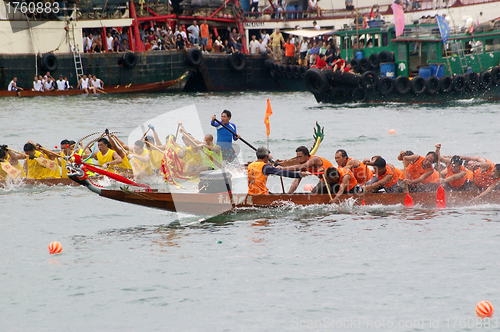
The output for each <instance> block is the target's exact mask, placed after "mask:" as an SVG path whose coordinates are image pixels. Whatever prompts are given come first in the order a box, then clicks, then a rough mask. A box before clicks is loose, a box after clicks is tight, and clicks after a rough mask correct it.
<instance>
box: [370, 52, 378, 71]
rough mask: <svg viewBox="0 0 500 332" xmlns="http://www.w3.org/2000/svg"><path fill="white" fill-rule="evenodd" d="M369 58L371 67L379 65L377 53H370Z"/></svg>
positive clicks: (375, 67)
mask: <svg viewBox="0 0 500 332" xmlns="http://www.w3.org/2000/svg"><path fill="white" fill-rule="evenodd" d="M369 60H370V66H371V67H372V69H377V68H379V67H380V57H379V55H378V53H372V54H370V57H369Z"/></svg>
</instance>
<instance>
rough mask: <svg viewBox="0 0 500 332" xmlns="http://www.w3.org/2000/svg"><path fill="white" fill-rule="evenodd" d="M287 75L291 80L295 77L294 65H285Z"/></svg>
mask: <svg viewBox="0 0 500 332" xmlns="http://www.w3.org/2000/svg"><path fill="white" fill-rule="evenodd" d="M285 72H286V77H287V78H288V79H289V80H291V79H293V67H292V66H290V65H288V66H285Z"/></svg>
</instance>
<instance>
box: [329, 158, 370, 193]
mask: <svg viewBox="0 0 500 332" xmlns="http://www.w3.org/2000/svg"><path fill="white" fill-rule="evenodd" d="M335 161H336V162H337V165H338V166H339V167H342V168H344V169H348V170H350V171H352V173H353V174H354V177H355V178H356V181H358V184H359V185H360V186H363V185H365V184H366V182H368V181H370V180H371V179H372V178H373V172H372V170H371V169H369V168H368V166H366V165H365V164H363V163H362V162H360V161H359V160H357V159H354V158H349V156H348V155H347V152H346V151H345V150H343V149H339V150H337V152H335Z"/></svg>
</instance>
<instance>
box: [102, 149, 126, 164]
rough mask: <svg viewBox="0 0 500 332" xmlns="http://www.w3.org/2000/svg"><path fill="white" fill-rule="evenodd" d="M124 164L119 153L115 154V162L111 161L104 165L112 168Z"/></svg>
mask: <svg viewBox="0 0 500 332" xmlns="http://www.w3.org/2000/svg"><path fill="white" fill-rule="evenodd" d="M121 162H122V158H121V157H120V155H119V154H118V153H116V151H115V152H113V161H110V162H108V163H105V164H104V165H106V164H107V165H108V166H112V165H118V164H120V163H121Z"/></svg>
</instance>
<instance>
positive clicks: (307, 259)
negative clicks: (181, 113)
mask: <svg viewBox="0 0 500 332" xmlns="http://www.w3.org/2000/svg"><path fill="white" fill-rule="evenodd" d="M267 98H269V99H270V102H271V106H272V108H273V115H272V116H271V118H270V122H271V135H270V137H269V147H270V150H271V152H272V154H273V156H274V157H275V158H280V159H284V158H289V157H292V156H294V155H295V152H294V151H295V148H296V147H297V146H299V145H306V146H311V145H312V142H313V140H312V135H313V127H314V126H315V123H316V121H317V122H318V123H319V124H320V126H322V127H324V130H325V140H324V142H323V143H322V145H321V147H320V149H319V150H318V153H317V154H318V155H319V156H322V157H324V158H327V159H329V160H331V161H334V154H335V151H336V150H337V149H341V148H342V149H345V150H346V151H347V152H348V153H349V155H350V156H352V157H355V158H358V159H362V158H365V157H371V156H373V155H381V156H383V157H384V158H386V160H387V161H388V162H390V163H393V164H394V165H397V166H401V164H400V162H398V161H397V155H398V153H399V151H401V150H412V151H414V152H415V153H416V154H423V155H425V154H426V153H427V152H428V151H433V150H434V144H435V143H438V142H439V143H441V144H442V153H443V154H450V155H453V154H463V155H480V156H483V157H485V158H487V159H489V160H491V161H493V162H495V163H498V162H500V146H499V145H498V144H496V142H497V141H498V139H499V138H500V137H499V136H500V127H499V126H498V123H499V120H500V117H499V111H498V104H497V103H485V102H480V101H475V100H461V101H457V102H454V103H450V104H446V105H400V104H381V105H344V106H331V105H322V104H317V103H316V101H315V100H314V98H313V97H312V95H310V94H309V93H232V94H216V93H200V94H153V95H136V96H72V97H60V98H59V97H58V98H23V99H20V98H19V99H18V98H7V99H2V100H0V106H1V107H0V114H1V118H2V122H1V124H0V128H1V131H0V144H8V145H9V147H12V148H14V149H16V150H21V149H22V146H23V145H24V143H26V142H27V141H28V140H33V141H36V142H39V143H41V144H43V145H45V146H48V147H51V146H55V145H59V142H60V141H61V140H62V139H65V138H68V139H75V140H77V139H80V138H82V137H83V136H85V135H87V134H90V133H93V132H102V131H103V130H104V129H105V128H109V129H110V130H111V131H118V132H121V133H119V134H118V136H120V137H122V138H126V136H127V135H128V134H129V133H130V132H131V131H132V130H133V129H134V128H135V127H137V126H138V125H140V124H141V123H144V122H146V121H148V119H151V118H154V117H156V116H158V115H160V114H163V113H165V112H168V111H171V110H175V109H178V108H180V107H183V106H186V105H191V104H195V105H196V107H197V109H198V113H199V118H200V119H201V120H202V127H203V130H204V131H205V133H212V134H215V131H214V130H213V129H212V128H211V127H210V126H209V122H210V117H211V116H212V115H213V114H217V115H219V114H220V112H221V111H222V110H223V109H229V110H231V111H232V112H233V118H232V121H233V122H235V123H236V124H237V126H238V132H239V134H240V135H241V136H242V137H243V138H245V139H246V140H247V141H248V142H250V143H252V144H253V145H255V146H260V145H267V139H266V133H265V126H264V114H265V110H266V99H267ZM172 121H173V122H174V123H175V122H176V121H177V120H176V119H172ZM187 129H188V128H187ZM391 129H394V130H395V131H396V134H395V135H390V134H389V130H391ZM200 138H201V137H200ZM239 147H240V149H241V152H242V155H243V159H244V161H251V160H253V159H254V155H253V152H252V150H251V149H249V148H248V147H246V146H244V145H240V146H239ZM244 181H245V180H244V178H242V177H238V178H237V179H236V182H237V183H238V189H240V190H244ZM314 181H315V180H314V179H313V178H311V179H307V181H306V182H305V183H314ZM290 183H291V180H289V179H286V180H285V186H289V185H290ZM303 183H304V182H303ZM303 183H302V184H303ZM302 184H301V186H302ZM278 185H279V182H278V180H277V179H273V180H270V183H269V186H270V187H274V186H278ZM279 186H280V185H279ZM0 209H1V211H2V218H1V226H2V231H1V232H0V243H1V248H2V249H1V251H0V253H1V255H0V317H2V318H1V320H0V331H50V330H56V329H57V330H62V331H112V330H118V331H331V330H338V331H350V330H353V331H388V330H391V331H430V330H435V331H482V330H498V329H499V328H500V322H498V319H497V316H496V314H494V315H493V317H492V318H490V319H479V318H477V315H476V313H475V306H476V304H477V303H478V302H479V301H481V300H488V301H489V302H491V303H492V305H493V306H497V307H498V306H499V305H500V291H499V288H498V287H497V286H496V282H497V279H498V275H499V274H500V267H499V265H498V264H497V262H496V259H497V257H498V256H499V254H500V249H499V248H500V247H499V245H498V244H499V242H500V231H499V230H500V225H499V221H500V215H499V213H500V204H499V205H480V206H473V207H464V208H455V209H444V210H424V209H420V208H418V207H417V208H414V209H405V208H404V207H402V206H399V205H397V206H364V207H359V206H352V205H350V204H348V203H346V204H342V205H340V206H310V207H297V206H290V205H284V206H280V207H277V208H273V209H251V210H245V211H239V212H236V213H231V214H228V215H224V216H220V217H214V218H211V219H209V220H207V221H200V220H199V217H196V216H184V217H182V218H180V217H179V216H178V215H176V214H174V213H170V212H166V211H161V210H154V209H149V208H145V207H139V206H134V205H129V204H125V203H120V202H116V201H111V200H108V199H105V198H101V197H99V196H97V195H96V194H93V193H91V192H90V191H88V190H87V189H84V188H81V187H64V186H58V187H51V188H49V187H45V186H36V187H25V186H13V187H8V188H4V189H0ZM52 241H59V242H61V244H62V246H63V251H62V253H61V254H57V255H50V254H49V252H48V248H47V246H48V245H49V243H51V242H52Z"/></svg>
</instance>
